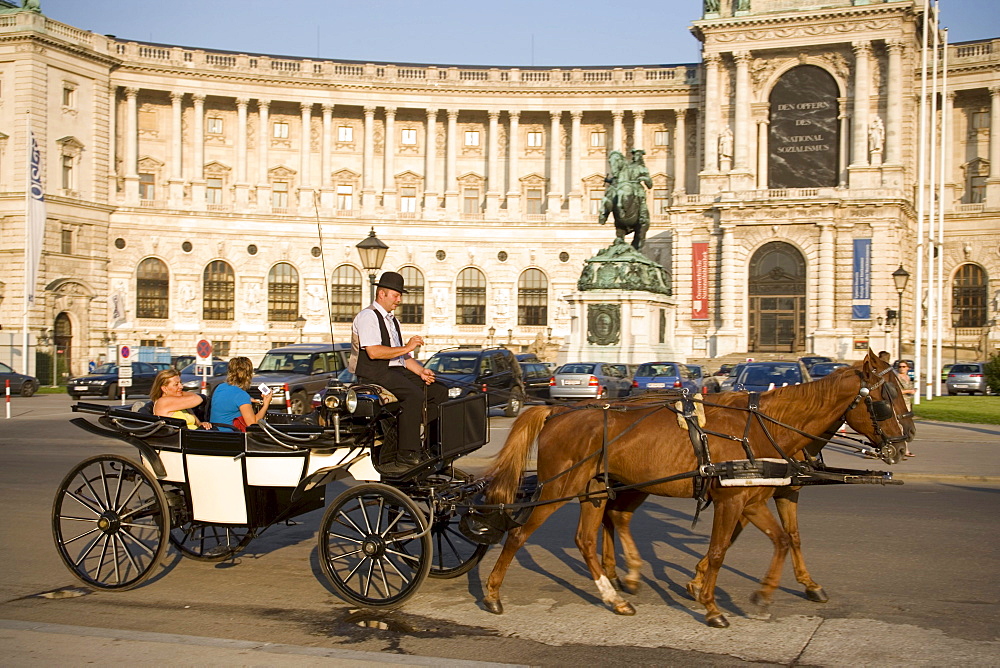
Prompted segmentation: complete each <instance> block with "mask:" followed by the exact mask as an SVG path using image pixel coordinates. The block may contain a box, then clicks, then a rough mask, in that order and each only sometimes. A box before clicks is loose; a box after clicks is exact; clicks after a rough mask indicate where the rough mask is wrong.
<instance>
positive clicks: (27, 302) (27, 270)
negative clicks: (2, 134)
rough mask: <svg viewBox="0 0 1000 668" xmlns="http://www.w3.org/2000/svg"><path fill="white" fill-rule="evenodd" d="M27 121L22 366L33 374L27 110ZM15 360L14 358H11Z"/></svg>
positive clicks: (30, 151) (30, 147)
mask: <svg viewBox="0 0 1000 668" xmlns="http://www.w3.org/2000/svg"><path fill="white" fill-rule="evenodd" d="M24 113H25V116H24V118H25V123H26V125H27V130H28V131H27V132H26V133H25V135H26V136H27V148H28V151H27V153H26V155H25V157H26V158H27V160H25V161H24V313H23V314H22V321H21V366H22V367H23V369H22V373H24V374H26V375H29V376H30V375H31V371H30V370H29V369H28V311H29V309H30V308H31V301H32V289H31V285H30V283H29V282H30V281H31V280H32V276H33V272H32V271H31V246H32V244H31V181H32V179H31V166H32V162H33V158H32V155H33V148H34V147H33V141H32V140H33V139H34V138H33V137H32V135H31V112H30V111H26V112H24ZM11 361H12V362H13V360H11Z"/></svg>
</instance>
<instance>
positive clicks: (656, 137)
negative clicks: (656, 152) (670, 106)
mask: <svg viewBox="0 0 1000 668" xmlns="http://www.w3.org/2000/svg"><path fill="white" fill-rule="evenodd" d="M669 139H670V133H669V132H667V131H666V130H657V131H656V132H654V133H653V145H654V146H666V145H667V141H669Z"/></svg>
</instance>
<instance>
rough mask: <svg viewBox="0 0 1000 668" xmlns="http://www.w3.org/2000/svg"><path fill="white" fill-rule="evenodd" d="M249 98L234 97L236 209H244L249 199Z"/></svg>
mask: <svg viewBox="0 0 1000 668" xmlns="http://www.w3.org/2000/svg"><path fill="white" fill-rule="evenodd" d="M249 104H250V98H246V97H240V98H236V190H235V191H236V210H237V211H245V210H246V208H247V204H248V201H249V197H248V193H249V191H250V184H249V183H248V182H247V105H249Z"/></svg>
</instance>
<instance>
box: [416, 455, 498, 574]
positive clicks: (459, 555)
mask: <svg viewBox="0 0 1000 668" xmlns="http://www.w3.org/2000/svg"><path fill="white" fill-rule="evenodd" d="M450 471H451V477H450V478H449V479H451V480H455V479H458V480H471V476H469V475H468V474H467V473H465V472H464V471H462V470H461V469H458V468H454V467H452V468H451V469H450ZM431 482H433V479H432V480H431ZM461 519H462V516H461V515H457V514H455V513H451V512H438V513H437V514H435V516H434V523H433V524H432V525H431V541H432V543H433V545H434V558H433V559H432V560H431V572H430V573H429V576H430V577H432V578H436V579H440V580H446V579H448V578H457V577H458V576H459V575H465V574H466V573H468V572H469V571H471V570H472V569H473V568H475V567H476V566H477V565H478V564H479V562H480V561H482V560H483V556H485V555H486V552H487V551H488V550H489V549H490V546H489V545H481V544H480V543H474V542H472V541H471V540H469V539H468V538H466V537H465V534H463V533H462V532H461V531H459V529H458V524H459V522H460V521H461Z"/></svg>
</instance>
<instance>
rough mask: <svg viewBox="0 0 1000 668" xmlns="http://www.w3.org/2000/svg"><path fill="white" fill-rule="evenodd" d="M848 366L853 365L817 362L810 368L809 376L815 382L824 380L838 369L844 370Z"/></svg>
mask: <svg viewBox="0 0 1000 668" xmlns="http://www.w3.org/2000/svg"><path fill="white" fill-rule="evenodd" d="M848 366H851V365H850V364H845V363H843V362H817V363H816V364H813V365H812V366H811V367H809V375H810V376H811V377H812V379H813V380H816V379H817V378H822V377H823V376H829V375H830V374H831V373H833V372H834V371H836V370H837V369H843V368H844V367H848Z"/></svg>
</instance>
